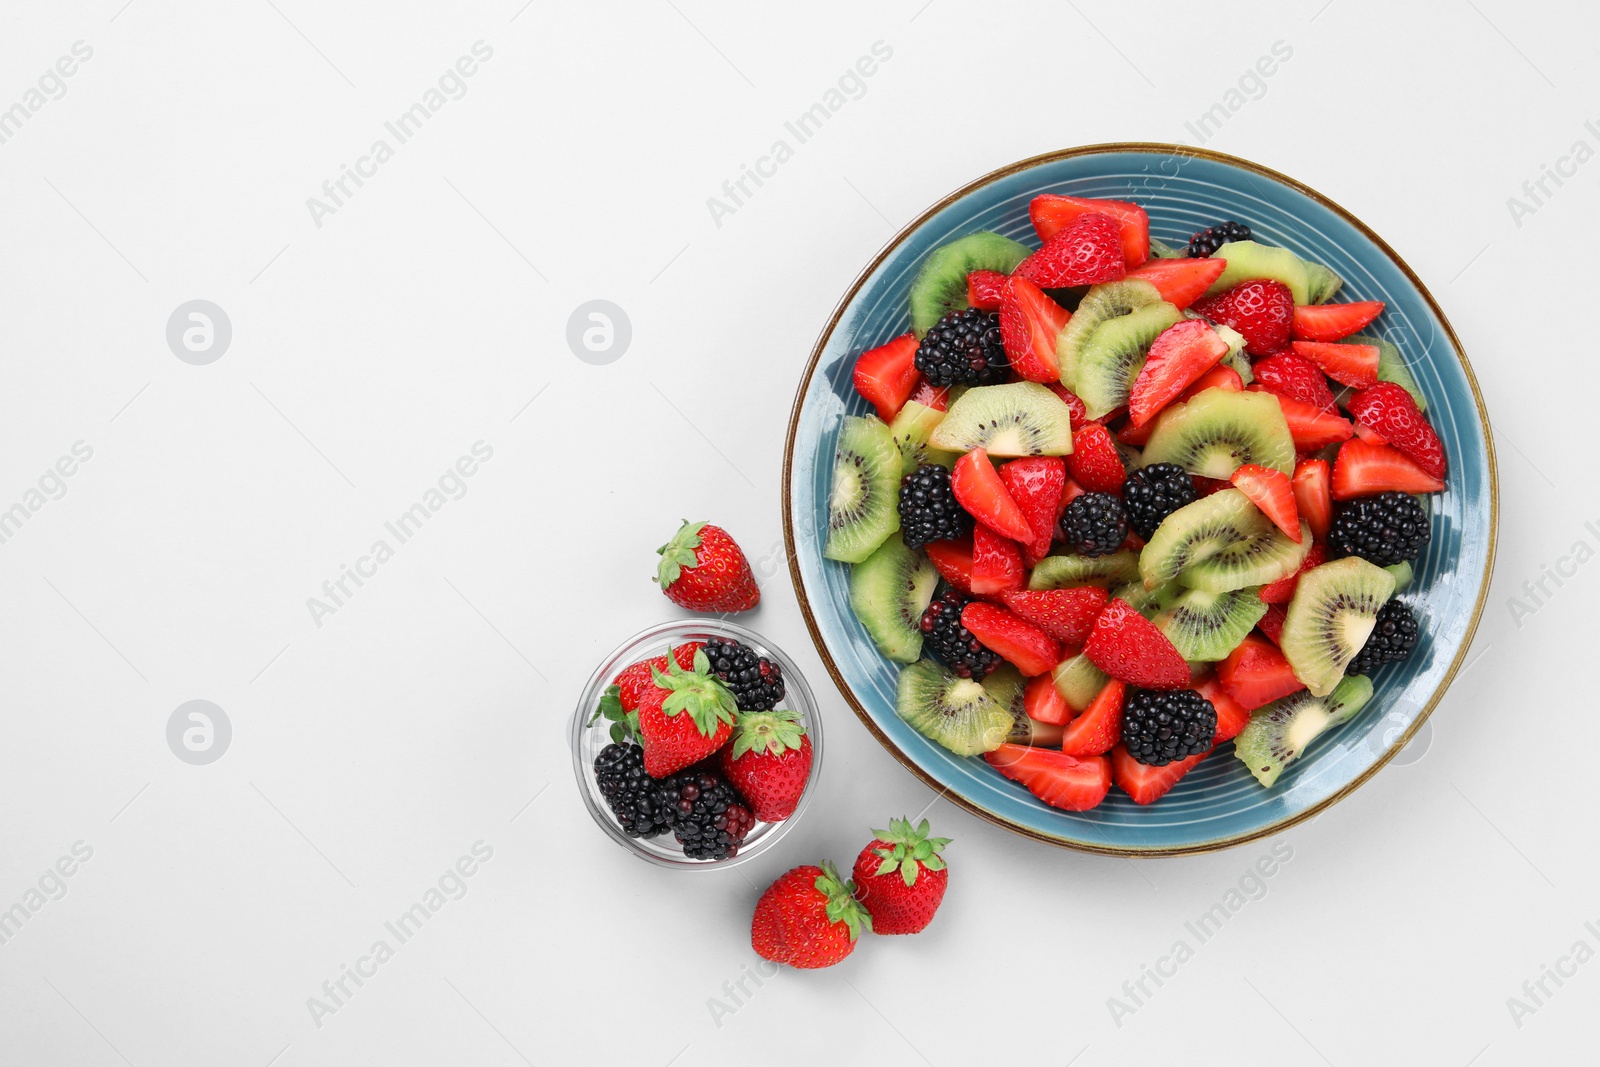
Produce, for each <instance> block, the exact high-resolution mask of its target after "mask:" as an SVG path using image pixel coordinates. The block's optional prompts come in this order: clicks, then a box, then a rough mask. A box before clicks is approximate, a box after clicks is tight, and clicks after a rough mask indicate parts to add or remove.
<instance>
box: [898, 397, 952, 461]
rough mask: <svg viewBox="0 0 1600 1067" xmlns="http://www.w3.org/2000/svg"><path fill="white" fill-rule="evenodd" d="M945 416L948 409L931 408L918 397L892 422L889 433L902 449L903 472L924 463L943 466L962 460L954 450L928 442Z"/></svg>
mask: <svg viewBox="0 0 1600 1067" xmlns="http://www.w3.org/2000/svg"><path fill="white" fill-rule="evenodd" d="M943 419H944V412H942V411H940V410H939V409H938V408H930V407H928V406H927V405H926V404H919V403H917V402H916V401H915V400H907V401H906V405H905V407H903V408H901V409H900V414H898V415H896V416H895V417H894V421H893V422H891V423H890V424H889V436H890V437H892V438H894V444H895V447H896V448H898V449H899V450H900V475H901V477H904V476H905V475H907V474H910V473H911V472H912V471H914V470H916V469H917V468H918V467H920V466H922V465H923V464H924V463H937V464H938V465H939V466H941V467H954V466H955V465H956V460H958V459H960V458H961V457H960V456H957V455H956V454H955V453H954V452H945V451H944V450H942V449H938V448H934V447H933V446H932V445H930V444H928V438H929V437H931V436H933V431H934V428H935V427H937V426H938V425H939V423H940V422H941V421H943Z"/></svg>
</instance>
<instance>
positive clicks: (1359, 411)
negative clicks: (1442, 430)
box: [1350, 382, 1448, 478]
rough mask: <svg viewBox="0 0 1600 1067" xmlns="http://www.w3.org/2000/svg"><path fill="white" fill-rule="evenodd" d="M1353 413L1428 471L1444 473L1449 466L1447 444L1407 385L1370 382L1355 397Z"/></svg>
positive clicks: (1351, 406) (1434, 473)
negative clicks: (1445, 449) (1426, 417)
mask: <svg viewBox="0 0 1600 1067" xmlns="http://www.w3.org/2000/svg"><path fill="white" fill-rule="evenodd" d="M1350 414H1352V415H1354V416H1355V417H1356V420H1357V421H1358V422H1360V423H1361V425H1363V426H1370V427H1371V428H1372V429H1374V430H1376V431H1378V433H1380V434H1382V435H1383V439H1384V440H1385V441H1387V442H1389V444H1391V445H1393V446H1394V447H1395V448H1398V449H1399V450H1400V451H1401V452H1404V453H1405V454H1406V455H1407V456H1408V457H1410V459H1411V460H1412V461H1413V462H1414V463H1416V465H1417V466H1419V467H1421V468H1422V469H1423V471H1424V472H1426V473H1427V474H1429V475H1431V476H1432V477H1435V478H1443V477H1444V474H1445V471H1446V469H1448V465H1447V464H1446V462H1445V458H1444V444H1443V442H1441V441H1440V440H1439V435H1438V434H1437V433H1434V431H1433V427H1432V426H1430V425H1428V420H1427V419H1425V418H1423V416H1422V412H1421V411H1420V410H1418V408H1417V402H1416V401H1415V400H1413V399H1412V398H1411V394H1410V393H1408V392H1406V391H1405V389H1404V388H1402V387H1401V386H1398V385H1396V384H1395V383H1393V382H1379V383H1378V384H1376V385H1372V386H1368V387H1367V388H1365V389H1363V390H1361V392H1359V393H1357V394H1356V395H1355V396H1354V397H1352V398H1351V400H1350Z"/></svg>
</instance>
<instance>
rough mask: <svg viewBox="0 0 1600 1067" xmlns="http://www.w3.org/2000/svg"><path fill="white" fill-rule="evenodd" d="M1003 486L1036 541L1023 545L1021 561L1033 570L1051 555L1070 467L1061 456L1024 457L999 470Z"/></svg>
mask: <svg viewBox="0 0 1600 1067" xmlns="http://www.w3.org/2000/svg"><path fill="white" fill-rule="evenodd" d="M1000 482H1001V484H1003V485H1004V486H1005V487H1006V492H1008V493H1010V494H1011V499H1012V500H1014V501H1016V503H1017V507H1019V508H1021V509H1022V517H1023V518H1024V519H1026V520H1028V528H1029V529H1030V530H1032V531H1033V537H1032V538H1031V539H1030V540H1028V541H1024V542H1023V544H1022V560H1023V562H1024V563H1026V564H1027V565H1028V566H1030V567H1031V566H1033V565H1034V564H1035V563H1038V562H1039V561H1040V560H1041V559H1044V557H1046V556H1048V555H1049V554H1050V541H1051V539H1052V538H1053V537H1054V536H1055V532H1056V520H1057V519H1059V518H1060V517H1061V493H1062V491H1063V490H1064V489H1066V487H1067V465H1066V463H1064V462H1063V461H1062V459H1061V457H1060V456H1024V457H1022V458H1021V459H1014V460H1012V461H1011V462H1009V463H1005V464H1002V465H1001V467H1000Z"/></svg>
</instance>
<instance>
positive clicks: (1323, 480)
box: [1289, 459, 1333, 541]
mask: <svg viewBox="0 0 1600 1067" xmlns="http://www.w3.org/2000/svg"><path fill="white" fill-rule="evenodd" d="M1289 484H1290V486H1291V487H1292V488H1293V489H1294V505H1295V509H1296V510H1297V511H1299V512H1300V517H1301V518H1302V519H1305V520H1306V522H1307V523H1309V524H1310V526H1311V533H1312V534H1313V535H1314V536H1315V537H1316V538H1317V540H1319V541H1321V540H1324V539H1325V538H1326V537H1327V536H1328V530H1329V529H1331V528H1332V526H1333V493H1332V487H1333V475H1332V472H1331V469H1330V468H1329V466H1328V461H1327V460H1325V459H1303V460H1301V461H1300V462H1299V463H1296V464H1295V466H1294V477H1293V478H1291V479H1289Z"/></svg>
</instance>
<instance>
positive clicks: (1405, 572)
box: [1383, 560, 1414, 595]
mask: <svg viewBox="0 0 1600 1067" xmlns="http://www.w3.org/2000/svg"><path fill="white" fill-rule="evenodd" d="M1383 569H1384V570H1386V571H1388V572H1389V573H1390V574H1392V575H1394V591H1395V592H1396V593H1403V592H1405V591H1406V590H1407V589H1409V588H1411V579H1412V578H1413V577H1414V575H1413V574H1412V572H1411V564H1409V563H1407V562H1406V561H1405V560H1401V561H1400V562H1399V563H1392V564H1390V565H1389V566H1387V567H1385V568H1383ZM1391 595H1392V594H1391Z"/></svg>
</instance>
